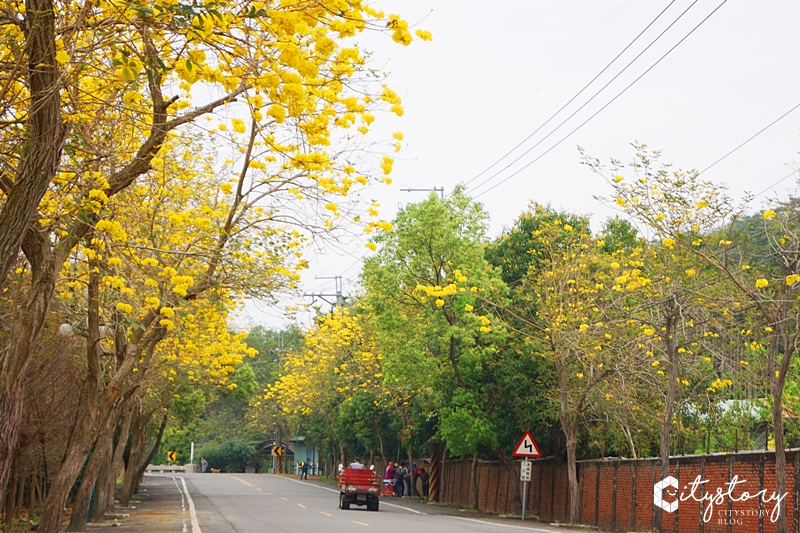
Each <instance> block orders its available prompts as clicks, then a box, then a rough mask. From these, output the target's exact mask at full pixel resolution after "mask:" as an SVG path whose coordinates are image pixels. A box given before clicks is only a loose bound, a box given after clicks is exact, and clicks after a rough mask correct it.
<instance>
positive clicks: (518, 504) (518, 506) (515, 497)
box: [494, 450, 522, 515]
mask: <svg viewBox="0 0 800 533" xmlns="http://www.w3.org/2000/svg"><path fill="white" fill-rule="evenodd" d="M494 453H496V454H497V457H499V458H500V462H501V463H503V466H504V467H505V469H506V472H508V479H516V478H517V476H518V474H517V469H516V468H514V464H513V463H512V462H511V461H510V460H509V459H508V456H507V455H506V454H505V453H503V450H495V452H494ZM511 499H512V501H513V502H514V513H515V514H518V515H521V514H522V497H521V496H520V494H519V483H511Z"/></svg>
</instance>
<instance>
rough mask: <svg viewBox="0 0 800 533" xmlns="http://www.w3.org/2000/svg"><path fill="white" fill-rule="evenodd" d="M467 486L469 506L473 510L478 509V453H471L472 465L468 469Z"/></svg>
mask: <svg viewBox="0 0 800 533" xmlns="http://www.w3.org/2000/svg"><path fill="white" fill-rule="evenodd" d="M469 488H470V491H469V492H470V498H469V506H470V507H472V508H473V509H475V510H479V509H478V454H477V453H476V454H473V455H472V465H471V466H470V469H469Z"/></svg>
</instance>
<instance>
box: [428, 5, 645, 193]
mask: <svg viewBox="0 0 800 533" xmlns="http://www.w3.org/2000/svg"><path fill="white" fill-rule="evenodd" d="M629 2H630V0H626V1H625V2H624V3H623V4H622V5H621V6H620V7H619V9H617V10H616V11H615V12H614V14H613V15H611V17H610V18H609V19H608V20H606V21H605V22H604V23H603V25H602V26H600V28H598V30H597V31H596V32H594V33H593V34H592V36H591V37H589V39H588V40H587V41H586V42H585V43H583V45H582V46H581V47H580V48H578V50H577V51H576V52H575V53H574V54H572V56H571V57H570V58H569V59H567V61H566V62H565V63H564V64H562V65H561V66H560V67H559V68H558V70H556V71H555V72H554V73H553V75H552V76H550V77H549V78H547V81H545V82H544V83H543V84H541V85H540V86H539V88H538V89H536V91H535V92H534V93H533V94H532V95H530V96H529V97H528V98H527V99H526V100H525V101H524V102H522V103H521V104H520V105H519V106H518V107H517V108H516V109H515V110H514V111H512V112H511V114H510V115H508V116H507V117H506V118H505V119H503V121H502V122H500V123H499V124H498V125H497V126H495V127H494V128H493V129H492V130H491V131H490V132H489V133H487V134H486V135H484V136H483V137H482V138H481V139H480V140H479V141H478V142H476V143H475V144H473V145H472V146H470V147H469V148H468V149H467V150H465V151H464V152H463V153H461V155H459V156H458V157H456V158H455V159H454V160H452V161H451V162H450V163H448V164H447V165H445V166H444V167H442V168H441V169H439V170H438V171H436V172H434V173H433V174H431V175H430V176H429V177H428V178H427V179H426V180H425V181H424V183H427V182H429V181H430V180H432V179H433V178H435V177H436V176H438V175H439V174H441V173H442V172H444V171H445V170H447V169H448V168H450V167H451V166H453V165H454V164H456V163H458V162H459V161H460V160H461V159H463V158H464V156H466V155H468V154H471V153H472V151H473V150H474V149H475V148H477V147H478V146H480V145H481V144H482V143H483V141H485V140H486V139H488V138H489V137H491V136H492V134H494V132H496V131H497V130H499V129H500V128H501V127H502V126H503V125H504V124H505V123H506V122H508V121H509V120H511V119H512V118H513V117H514V115H516V114H517V113H519V111H520V110H521V109H522V108H523V107H525V106H526V105H527V104H528V102H530V101H531V100H533V98H534V96H536V95H537V94H539V92H540V91H541V90H542V89H544V88H545V87H546V86H547V85H548V84H549V83H550V82H551V81H553V78H555V77H556V76H558V74H559V73H560V72H561V71H562V70H564V68H565V67H566V66H567V65H569V64H570V63H571V62H572V60H573V59H575V57H577V55H578V54H580V53H581V52H582V51H583V49H584V48H586V47H587V46H588V45H589V43H590V42H592V41H593V40H594V38H595V37H597V35H598V34H599V33H600V32H601V31H603V29H604V28H605V27H606V26H608V24H609V23H610V22H611V21H612V20H614V17H616V16H617V15H618V14H619V12H620V11H622V8H624V7H625V6H626V5H628V3H629Z"/></svg>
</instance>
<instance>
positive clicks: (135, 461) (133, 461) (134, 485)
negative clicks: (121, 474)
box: [119, 413, 167, 507]
mask: <svg viewBox="0 0 800 533" xmlns="http://www.w3.org/2000/svg"><path fill="white" fill-rule="evenodd" d="M145 418H146V419H147V421H146V422H144V421H143V423H141V424H140V425H137V429H138V430H139V431H140V432H141V435H139V434H137V435H134V444H133V448H132V449H131V456H130V459H128V468H127V469H126V470H125V478H124V479H123V482H122V494H121V495H120V497H119V504H120V505H122V506H123V507H127V506H128V504H129V503H130V501H131V496H133V495H134V494H136V492H137V491H138V489H139V481H140V480H141V478H142V476H143V475H144V472H145V470H146V469H147V465H149V464H150V461H151V460H152V459H153V457H155V455H156V452H158V448H159V446H161V436H162V435H163V434H164V428H165V427H167V413H164V417H163V418H162V420H161V427H160V428H159V430H158V435H157V436H156V441H155V443H154V444H153V447H152V449H151V450H150V453H149V454H148V455H147V457H144V449H145V445H146V444H147V433H148V431H147V428H148V427H149V426H150V415H146V416H145ZM137 437H138V438H137ZM137 440H138V442H137Z"/></svg>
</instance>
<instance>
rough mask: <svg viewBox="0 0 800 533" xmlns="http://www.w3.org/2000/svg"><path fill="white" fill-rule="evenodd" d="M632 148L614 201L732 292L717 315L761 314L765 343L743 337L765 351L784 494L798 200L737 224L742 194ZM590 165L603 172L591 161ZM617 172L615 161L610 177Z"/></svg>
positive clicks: (799, 266) (782, 523)
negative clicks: (629, 173)
mask: <svg viewBox="0 0 800 533" xmlns="http://www.w3.org/2000/svg"><path fill="white" fill-rule="evenodd" d="M636 149H637V153H636V156H635V159H634V162H633V164H632V167H633V168H634V171H635V172H636V174H637V179H633V180H624V179H614V180H609V181H610V182H611V184H612V187H613V190H614V202H615V203H616V205H618V206H619V207H620V208H621V209H623V210H624V211H625V212H627V213H628V214H629V215H630V216H631V217H633V218H635V219H636V220H638V221H640V222H641V223H642V224H644V225H646V226H647V227H648V228H650V229H651V230H652V231H654V232H655V233H656V234H658V235H659V236H661V238H662V242H663V243H664V244H665V245H667V246H669V247H674V248H675V251H676V254H681V255H684V256H692V257H695V258H696V259H697V260H698V264H701V265H703V268H709V269H712V270H713V271H714V272H716V273H717V274H718V275H719V277H721V278H722V280H723V281H724V282H726V284H727V285H728V287H729V288H730V291H731V292H730V295H729V296H728V297H727V302H726V304H725V306H724V307H723V308H722V309H720V311H721V312H722V314H726V313H730V312H733V310H735V309H736V308H741V309H742V310H743V311H745V310H752V311H753V312H754V314H755V315H757V316H758V317H759V321H760V322H761V324H760V326H759V327H758V328H753V329H757V330H758V331H761V332H762V333H761V334H760V335H762V336H763V337H766V342H764V343H763V344H762V343H759V342H758V340H757V339H750V340H748V341H747V342H748V344H750V345H751V346H752V347H753V348H754V349H755V350H754V351H755V352H759V351H760V349H761V348H764V350H763V352H764V353H765V356H766V368H767V369H768V378H769V382H770V391H771V396H772V424H773V428H774V438H775V457H776V471H777V475H776V482H777V491H778V492H782V491H785V490H786V474H785V472H786V470H785V467H786V456H785V445H784V425H783V407H782V405H783V391H784V387H785V383H786V378H787V373H788V370H789V368H790V362H791V359H792V357H793V355H794V354H795V352H796V350H797V339H798V332H797V329H796V328H792V327H790V325H789V324H791V323H794V322H795V321H797V320H798V319H800V305H799V304H798V292H797V291H798V290H799V289H800V284H798V283H797V281H800V255H798V249H799V247H798V245H797V243H798V242H800V232H798V228H797V225H796V220H797V212H796V202H793V201H790V202H787V203H784V204H779V203H775V205H774V206H773V207H772V208H770V209H766V210H765V211H763V212H762V214H761V216H759V217H757V219H760V221H759V222H758V224H757V225H756V224H753V222H754V219H753V218H752V217H750V218H749V219H747V218H746V219H745V220H744V221H741V219H742V218H743V215H744V212H745V210H746V206H747V202H746V200H747V199H746V200H745V202H744V203H742V204H740V205H735V204H734V202H733V201H732V199H731V198H730V196H729V195H728V194H727V191H726V189H725V187H724V186H723V185H717V184H713V183H711V182H707V181H704V180H702V179H701V178H700V177H699V176H698V173H697V172H696V171H688V172H684V171H679V170H673V169H671V168H670V167H669V166H668V165H661V166H658V157H659V155H660V154H658V153H657V152H655V153H651V152H649V151H648V150H647V148H646V147H645V146H641V145H637V146H636ZM589 162H590V164H592V165H593V166H594V167H595V168H596V169H597V170H598V171H601V170H602V169H600V166H599V164H598V163H597V162H596V161H589ZM620 172H621V169H620V167H619V164H615V168H614V169H613V174H617V175H619V173H620ZM759 226H760V227H759ZM759 250H760V252H759ZM753 251H757V253H758V254H759V255H760V256H761V257H760V258H758V257H757V256H754V254H753V253H752V252H753ZM754 343H755V344H754ZM745 362H746V361H745ZM720 384H722V385H725V383H718V384H717V385H720ZM712 388H714V387H712ZM782 505H783V504H782ZM777 525H778V531H779V532H781V533H784V532H786V531H787V522H786V513H785V506H783V507H782V509H781V514H780V517H779V519H778V523H777Z"/></svg>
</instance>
